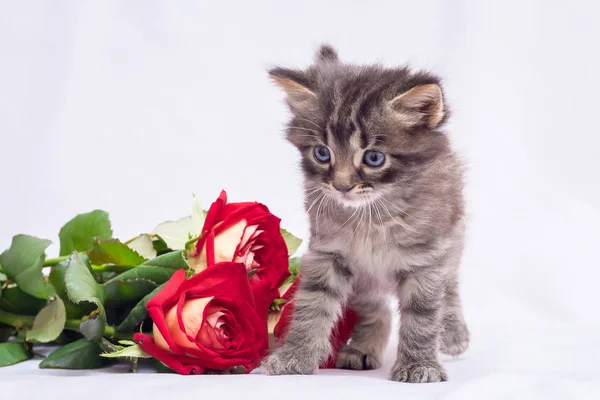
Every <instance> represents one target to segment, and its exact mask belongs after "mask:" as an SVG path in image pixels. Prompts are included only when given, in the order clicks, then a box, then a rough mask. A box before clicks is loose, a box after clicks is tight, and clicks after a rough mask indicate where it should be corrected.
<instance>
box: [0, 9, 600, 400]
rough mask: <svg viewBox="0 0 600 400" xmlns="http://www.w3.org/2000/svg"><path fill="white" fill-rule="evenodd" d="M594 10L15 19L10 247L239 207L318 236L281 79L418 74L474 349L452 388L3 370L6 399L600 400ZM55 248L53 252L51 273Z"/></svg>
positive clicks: (6, 56) (6, 234) (9, 74)
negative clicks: (367, 69)
mask: <svg viewBox="0 0 600 400" xmlns="http://www.w3.org/2000/svg"><path fill="white" fill-rule="evenodd" d="M599 11H600V6H598V4H597V3H595V2H591V1H583V0H580V1H571V2H568V4H567V2H553V1H542V0H538V1H533V0H532V1H497V2H496V1H486V2H483V1H478V0H462V1H460V0H457V1H452V2H449V1H442V0H440V1H420V2H417V1H370V2H349V1H343V0H337V1H317V0H310V1H293V2H291V1H290V2H282V1H275V0H272V1H269V0H254V1H239V2H194V1H169V2H167V1H162V2H161V1H97V2H94V1H86V2H84V1H61V2H47V1H37V2H36V1H10V0H5V1H0V54H1V56H2V58H1V61H0V184H1V186H0V249H4V248H6V247H8V246H9V244H10V239H11V237H12V235H14V234H16V233H28V234H32V235H36V236H39V237H45V238H49V239H52V240H53V241H54V242H55V243H57V232H58V230H59V229H60V227H61V226H62V224H63V223H64V222H65V221H67V220H68V219H70V218H71V217H72V216H74V215H75V214H76V213H80V212H86V211H89V210H92V209H94V208H102V209H106V210H108V211H109V212H110V213H111V217H112V220H113V228H114V231H115V234H116V235H117V236H119V237H122V238H129V237H131V236H133V235H136V234H138V233H139V232H140V231H149V230H151V229H152V228H153V227H154V226H155V225H156V224H157V223H158V222H161V221H163V220H166V219H175V218H178V217H180V216H183V215H185V214H186V213H188V210H189V208H188V204H189V203H190V200H191V196H190V194H191V193H192V192H195V193H196V194H197V195H198V196H199V197H200V198H201V199H202V200H203V201H204V203H205V204H208V203H209V202H210V201H212V200H213V199H214V198H216V196H217V195H218V191H219V190H220V189H221V188H226V189H227V190H228V192H229V194H230V198H231V199H232V200H233V201H245V200H254V199H256V200H259V201H262V202H264V203H266V204H267V205H268V206H269V207H270V208H271V209H272V210H273V212H274V213H275V214H277V215H278V216H280V217H282V218H283V223H284V226H285V227H286V228H289V229H290V230H291V231H292V232H294V233H296V234H298V235H300V236H303V237H306V234H307V224H306V219H305V217H304V214H303V212H302V194H301V187H300V175H299V173H298V170H297V168H296V167H295V165H294V162H295V160H296V159H297V155H296V152H295V150H294V149H293V148H292V147H291V146H290V145H288V144H286V143H285V142H284V141H283V140H282V139H281V137H280V135H279V132H280V131H281V129H282V126H283V123H284V121H285V120H286V118H287V111H286V110H285V107H284V106H283V104H282V102H281V97H282V96H281V93H279V92H278V91H277V90H276V89H275V88H273V87H272V86H271V85H270V84H269V82H268V80H267V79H266V76H265V72H264V70H265V68H266V67H267V66H268V65H270V63H282V64H288V65H296V66H305V65H307V64H308V63H309V61H310V58H311V57H312V52H313V51H314V49H315V47H316V45H317V44H319V43H320V42H322V41H330V42H331V43H332V44H334V45H335V46H336V47H338V49H339V51H340V55H341V57H342V58H343V59H345V60H350V61H353V62H361V63H363V62H372V61H375V60H380V61H383V62H385V63H386V64H399V63H404V62H406V61H410V62H411V63H412V64H413V65H414V66H416V67H423V68H429V69H432V70H434V71H436V72H438V73H440V74H441V75H442V76H443V77H444V79H445V86H446V90H447V93H448V96H449V100H450V102H451V104H452V108H453V109H454V116H453V119H452V122H451V124H450V126H449V131H450V132H451V135H452V139H453V141H454V143H455V144H456V147H457V149H458V150H460V151H461V153H462V154H463V155H464V157H465V160H466V161H467V169H468V171H467V178H468V186H467V191H466V195H467V200H468V205H469V208H468V211H469V218H470V223H469V225H470V229H469V241H468V246H467V249H466V253H465V257H464V263H463V269H462V293H463V297H464V303H465V304H464V305H465V313H466V317H467V320H468V322H469V325H470V328H471V331H472V335H473V338H472V345H471V348H470V349H469V350H468V352H467V353H466V354H465V355H463V356H462V357H460V358H459V359H457V360H447V359H445V362H444V364H445V365H446V366H447V368H448V371H449V375H450V381H449V382H447V383H444V384H431V385H406V384H394V383H391V382H388V381H386V380H384V379H383V378H384V377H385V376H386V375H387V370H388V369H389V367H390V366H391V363H392V362H393V353H394V351H393V344H392V345H391V347H390V349H389V351H388V353H387V358H386V363H385V367H384V368H383V369H382V370H379V371H373V372H357V373H352V372H347V371H323V372H321V373H320V374H319V375H317V376H310V377H266V376H262V375H260V374H259V373H258V374H252V375H251V376H229V377H222V376H200V377H179V376H173V375H149V374H143V373H142V374H137V375H133V374H126V373H124V370H123V368H118V367H117V368H114V369H112V370H107V371H43V370H38V369H37V366H36V362H34V361H31V362H26V363H23V364H20V365H17V366H14V367H9V368H3V369H1V370H0V398H2V399H13V398H17V397H16V396H17V395H19V396H21V398H43V399H51V398H81V396H83V398H85V399H86V400H88V399H90V400H91V399H101V398H102V399H117V398H144V396H146V398H159V399H163V398H172V399H178V398H181V397H184V396H185V397H186V398H187V397H194V398H208V396H210V398H216V397H217V396H218V398H240V399H252V398H256V399H266V398H284V399H296V398H297V399H313V398H314V399H318V398H332V399H335V398H361V399H364V398H369V399H370V398H374V399H380V398H381V399H384V398H394V399H396V398H402V399H412V398H416V399H419V398H436V399H461V400H462V399H507V398H509V399H527V400H532V399H598V398H600V383H599V381H600V313H599V312H598V305H599V301H598V282H599V281H600V279H599V278H600V272H599V271H600V268H599V267H600V262H599V258H598V245H599V244H600V184H599V183H598V182H599V181H600V180H599V178H598V175H599V173H600V150H599V149H600V135H598V129H597V121H596V120H597V114H598V106H599V102H598V93H599V91H600V78H599V76H600V75H599V74H598V71H600V53H599V52H598V51H597V47H598V43H597V39H598V37H600V24H598V23H597V15H598V12H599ZM57 250H58V246H57V245H56V244H55V245H53V246H52V247H51V248H50V255H51V256H53V255H55V254H56V252H57Z"/></svg>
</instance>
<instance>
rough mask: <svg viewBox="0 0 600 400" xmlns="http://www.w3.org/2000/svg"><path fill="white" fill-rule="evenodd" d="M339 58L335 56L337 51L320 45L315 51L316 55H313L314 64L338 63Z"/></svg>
mask: <svg viewBox="0 0 600 400" xmlns="http://www.w3.org/2000/svg"><path fill="white" fill-rule="evenodd" d="M338 61H339V58H338V55H337V51H335V49H334V48H333V47H332V46H330V45H328V44H324V45H322V46H321V47H320V48H319V50H317V54H316V55H315V62H317V63H326V62H338Z"/></svg>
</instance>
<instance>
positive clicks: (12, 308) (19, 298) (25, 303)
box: [0, 286, 46, 315]
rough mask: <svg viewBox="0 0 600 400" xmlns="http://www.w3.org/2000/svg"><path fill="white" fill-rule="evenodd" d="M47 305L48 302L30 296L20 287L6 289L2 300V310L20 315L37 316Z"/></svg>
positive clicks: (0, 305)
mask: <svg viewBox="0 0 600 400" xmlns="http://www.w3.org/2000/svg"><path fill="white" fill-rule="evenodd" d="M45 305H46V300H42V299H38V298H37V297H33V296H30V295H28V294H27V293H25V292H24V291H22V290H21V289H19V287H18V286H13V287H10V288H8V289H4V291H3V292H2V298H0V308H1V309H3V310H4V311H8V312H11V313H13V314H19V315H36V314H37V313H38V312H39V311H40V310H41V309H42V308H44V306H45Z"/></svg>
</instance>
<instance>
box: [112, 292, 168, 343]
mask: <svg viewBox="0 0 600 400" xmlns="http://www.w3.org/2000/svg"><path fill="white" fill-rule="evenodd" d="M164 286H165V285H164V284H162V285H160V286H159V287H157V288H156V289H154V290H153V291H152V292H150V293H149V294H148V295H146V296H144V298H143V299H142V300H140V301H139V302H138V303H137V304H136V305H135V307H133V309H132V310H131V311H130V312H129V315H127V317H126V318H125V319H124V320H123V322H121V323H120V324H119V325H118V326H117V327H115V330H116V331H117V332H131V331H132V330H134V329H135V327H136V326H137V325H138V324H139V323H140V322H142V321H143V320H144V319H145V318H146V316H147V315H148V311H147V310H146V304H147V303H148V302H149V301H150V299H152V298H153V297H154V296H156V294H157V293H158V292H160V291H161V290H162V288H163V287H164Z"/></svg>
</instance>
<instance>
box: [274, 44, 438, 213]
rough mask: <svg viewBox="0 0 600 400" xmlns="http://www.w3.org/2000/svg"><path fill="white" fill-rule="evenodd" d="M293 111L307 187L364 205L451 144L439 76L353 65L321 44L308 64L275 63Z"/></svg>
mask: <svg viewBox="0 0 600 400" xmlns="http://www.w3.org/2000/svg"><path fill="white" fill-rule="evenodd" d="M269 74H270V77H271V78H272V79H273V81H274V82H275V83H276V84H277V85H278V86H279V87H281V88H282V89H283V90H284V91H285V93H286V95H287V96H286V102H287V104H288V105H289V107H290V110H291V112H292V119H291V121H290V123H289V125H288V127H287V139H288V140H289V141H290V142H291V143H292V144H294V145H295V146H296V147H297V148H298V150H300V152H301V154H302V167H303V170H304V174H305V181H306V188H307V191H313V190H314V191H322V192H324V193H325V194H326V195H328V196H331V197H333V198H335V199H336V200H337V201H338V202H339V203H340V204H342V205H345V206H350V207H359V206H361V205H364V204H366V203H368V202H370V201H374V200H375V199H377V198H378V197H379V196H383V195H385V194H386V193H387V192H389V191H391V190H392V189H397V188H399V187H401V186H402V185H407V184H409V183H410V181H411V179H413V178H414V177H415V176H416V175H418V173H419V171H420V170H421V169H423V167H424V166H426V165H427V164H428V163H430V162H432V160H434V159H435V158H436V157H437V156H438V155H439V154H442V153H444V152H446V151H447V149H448V141H447V139H446V137H445V135H444V134H443V133H441V132H440V131H439V128H440V127H441V126H442V125H443V123H444V122H445V121H446V119H447V117H448V110H447V107H446V105H445V103H444V95H443V92H442V89H441V87H440V82H439V79H438V78H437V77H435V76H433V75H431V74H428V73H424V72H412V71H410V70H409V69H408V68H406V67H404V68H397V69H390V68H383V67H381V66H377V65H373V66H355V65H350V64H345V63H342V62H340V61H339V59H338V56H337V54H336V52H335V50H334V49H333V48H331V47H330V46H327V45H325V46H322V47H321V48H320V49H319V51H318V52H317V55H316V59H315V62H314V64H313V65H312V66H310V67H309V68H308V69H306V70H299V69H287V68H279V67H278V68H273V69H271V70H270V71H269Z"/></svg>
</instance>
